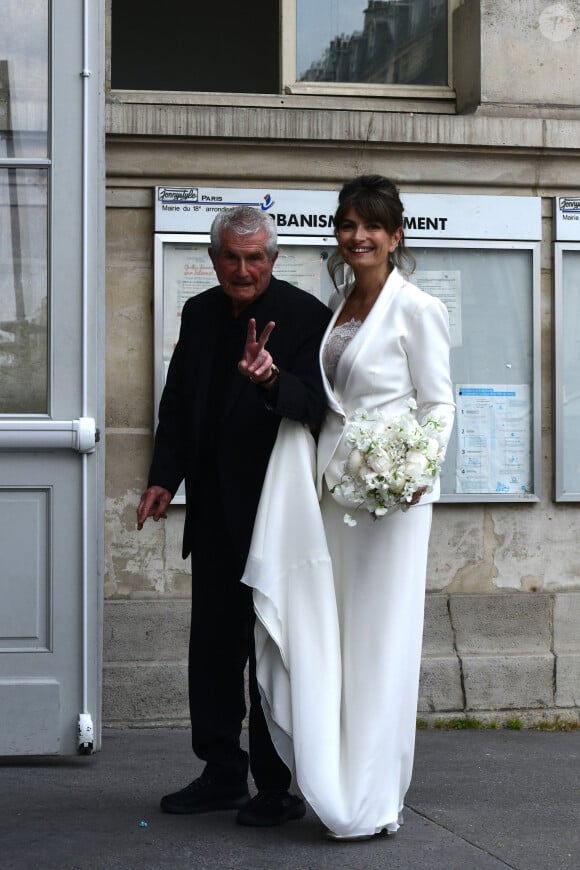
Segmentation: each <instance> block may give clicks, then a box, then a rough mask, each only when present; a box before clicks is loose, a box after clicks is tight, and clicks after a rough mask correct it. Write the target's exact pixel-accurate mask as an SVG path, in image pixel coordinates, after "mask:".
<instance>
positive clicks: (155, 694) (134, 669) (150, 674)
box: [103, 663, 189, 727]
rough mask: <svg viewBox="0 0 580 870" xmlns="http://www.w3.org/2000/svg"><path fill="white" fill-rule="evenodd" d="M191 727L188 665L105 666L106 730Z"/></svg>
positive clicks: (104, 702) (104, 705)
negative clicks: (130, 726)
mask: <svg viewBox="0 0 580 870" xmlns="http://www.w3.org/2000/svg"><path fill="white" fill-rule="evenodd" d="M188 723H189V704H188V693H187V665H185V664H174V663H165V664H159V665H157V664H147V665H136V664H134V663H131V664H113V663H109V664H105V665H104V668H103V724H104V725H105V727H120V726H126V725H139V726H140V727H147V726H148V725H187V724H188Z"/></svg>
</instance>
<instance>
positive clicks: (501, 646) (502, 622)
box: [450, 593, 551, 655]
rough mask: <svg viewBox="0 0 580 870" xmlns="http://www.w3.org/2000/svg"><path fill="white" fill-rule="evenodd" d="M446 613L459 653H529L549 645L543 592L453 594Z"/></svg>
mask: <svg viewBox="0 0 580 870" xmlns="http://www.w3.org/2000/svg"><path fill="white" fill-rule="evenodd" d="M450 613H451V621H452V624H453V628H454V630H455V640H456V644H457V650H458V652H459V654H460V655H463V654H467V655H470V654H473V653H478V654H483V655H494V654H498V653H499V654H501V653H510V654H513V653H517V654H518V655H522V654H524V653H530V654H532V655H533V654H538V653H544V652H548V651H550V649H551V630H550V596H549V595H547V594H535V593H515V594H511V593H496V594H493V595H453V596H451V598H450Z"/></svg>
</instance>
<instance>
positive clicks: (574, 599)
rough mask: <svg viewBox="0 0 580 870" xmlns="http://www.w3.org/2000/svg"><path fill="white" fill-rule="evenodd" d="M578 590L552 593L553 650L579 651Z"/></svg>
mask: <svg viewBox="0 0 580 870" xmlns="http://www.w3.org/2000/svg"><path fill="white" fill-rule="evenodd" d="M579 626H580V592H560V593H557V594H556V595H554V652H556V653H557V654H558V655H559V654H561V653H577V652H580V629H579Z"/></svg>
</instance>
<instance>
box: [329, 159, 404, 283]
mask: <svg viewBox="0 0 580 870" xmlns="http://www.w3.org/2000/svg"><path fill="white" fill-rule="evenodd" d="M351 209H354V211H355V212H356V213H357V214H358V215H359V217H361V218H363V219H364V220H366V221H372V222H373V223H377V224H380V225H381V226H382V227H384V229H385V230H386V231H387V232H388V233H390V234H391V235H392V234H393V233H394V232H395V230H398V229H399V227H400V228H401V230H402V227H403V211H404V208H403V203H402V202H401V198H400V196H399V191H398V190H397V188H396V187H395V185H394V184H393V182H392V181H389V179H388V178H384V177H383V176H382V175H361V176H359V177H358V178H353V180H352V181H348V182H347V183H346V184H345V185H344V186H343V188H342V190H341V191H340V193H339V195H338V208H337V209H336V213H335V215H334V234H335V235H336V234H337V232H338V230H339V228H340V225H341V224H342V222H343V221H344V219H345V218H346V215H347V214H348V212H349V211H350V210H351ZM342 262H343V261H342V258H341V256H340V254H339V253H338V252H337V253H335V254H333V255H332V257H330V259H329V261H328V271H329V272H330V277H331V278H332V281H333V283H334V286H335V287H336V286H337V282H336V280H335V275H336V273H337V271H338V269H339V268H340V267H341V266H342ZM391 262H392V263H393V265H394V266H398V268H399V269H401V271H402V272H404V273H405V274H406V275H410V274H411V272H413V270H414V268H415V258H414V256H413V254H412V253H411V252H410V251H409V249H408V248H407V246H406V245H405V236H404V233H403V235H402V236H401V241H400V242H399V244H398V246H397V248H396V250H395V251H393V253H392V254H391Z"/></svg>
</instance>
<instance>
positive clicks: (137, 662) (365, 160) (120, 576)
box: [104, 0, 580, 725]
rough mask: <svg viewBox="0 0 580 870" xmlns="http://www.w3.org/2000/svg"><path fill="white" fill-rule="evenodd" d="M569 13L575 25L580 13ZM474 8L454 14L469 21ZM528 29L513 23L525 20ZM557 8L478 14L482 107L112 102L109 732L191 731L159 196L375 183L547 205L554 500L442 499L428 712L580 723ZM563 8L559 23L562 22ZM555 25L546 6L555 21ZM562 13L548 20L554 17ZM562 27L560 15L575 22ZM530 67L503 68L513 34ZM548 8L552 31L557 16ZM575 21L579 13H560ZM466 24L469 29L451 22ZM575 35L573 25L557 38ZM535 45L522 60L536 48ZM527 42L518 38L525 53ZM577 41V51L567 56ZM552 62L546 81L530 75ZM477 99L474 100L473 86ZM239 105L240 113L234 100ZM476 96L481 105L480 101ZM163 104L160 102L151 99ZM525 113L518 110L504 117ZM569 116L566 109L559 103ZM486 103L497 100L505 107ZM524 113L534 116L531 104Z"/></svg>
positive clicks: (425, 682) (546, 402)
mask: <svg viewBox="0 0 580 870" xmlns="http://www.w3.org/2000/svg"><path fill="white" fill-rule="evenodd" d="M553 5H558V6H566V8H567V9H568V10H572V12H573V14H575V15H576V20H577V21H578V22H580V11H579V10H578V3H568V4H553ZM478 7H479V4H473V3H472V2H471V0H467V2H465V3H463V4H461V6H460V7H459V9H458V12H457V14H458V15H464V16H466V19H465V20H467V19H468V18H469V16H471V21H472V22H473V14H474V8H475V11H476V12H477V11H479V10H478ZM516 7H517V9H519V10H520V13H521V14H520V17H519V18H517V16H516V12H517V9H516ZM546 7H547V4H545V3H536V2H529V3H523V2H522V3H520V2H517V3H511V2H507V0H498V2H491V0H489V2H485V0H484V2H482V3H481V13H482V17H481V27H480V46H481V68H482V75H481V81H480V84H481V104H482V105H483V106H484V108H481V106H480V105H479V103H478V106H477V107H473V106H472V107H471V108H474V109H476V110H474V111H473V113H472V114H467V115H466V114H463V115H459V114H456V113H455V108H454V107H451V108H449V107H445V106H444V105H443V104H442V103H441V102H438V103H436V104H433V105H426V104H424V103H421V104H417V107H416V110H415V111H413V112H410V111H408V101H405V103H404V104H399V106H398V108H399V109H400V111H397V110H396V109H395V108H394V107H396V106H397V104H396V103H394V102H393V101H388V100H387V101H385V102H384V104H383V105H382V106H381V105H380V101H376V100H375V101H373V103H372V105H370V104H369V103H368V101H362V102H361V103H357V102H356V101H354V100H352V99H349V100H346V99H345V100H343V101H341V100H338V101H337V100H334V101H333V100H322V99H321V98H307V97H292V96H284V97H280V98H273V97H272V98H260V99H257V100H256V105H251V102H252V100H251V98H249V97H244V98H240V99H238V100H235V99H232V98H226V97H224V98H223V99H221V100H220V101H219V102H220V105H218V106H215V105H211V104H210V103H209V102H208V100H207V99H205V101H204V100H199V101H198V103H199V104H197V105H196V104H195V100H194V98H193V97H191V96H180V97H179V98H177V97H175V98H171V97H168V98H167V99H165V100H164V101H163V103H161V102H159V99H158V97H157V98H156V97H154V96H144V95H129V94H125V95H119V94H116V95H115V94H113V95H110V97H109V100H108V105H107V205H108V208H107V221H108V224H107V227H108V243H107V414H106V420H107V432H106V439H107V440H106V463H107V478H106V480H107V482H106V496H107V502H106V593H105V594H106V602H105V647H104V662H105V665H104V721H105V722H106V723H107V724H114V725H145V724H151V723H167V724H169V723H183V724H185V723H186V722H187V697H186V678H185V671H186V655H187V631H188V619H189V570H188V565H187V563H184V562H183V561H182V560H181V557H180V536H181V526H182V521H183V509H182V508H181V507H174V508H172V509H171V510H170V514H169V518H168V520H167V521H166V522H161V523H159V524H152V523H149V524H147V526H146V527H145V528H144V529H143V530H142V531H141V532H137V531H136V527H135V508H136V505H137V502H138V499H139V495H140V493H141V491H142V489H143V488H144V486H145V484H146V475H147V468H148V463H149V458H150V451H151V444H152V427H153V415H154V409H153V405H152V402H153V398H152V397H153V353H152V349H153V263H152V242H153V214H152V204H153V188H154V186H155V185H156V184H163V183H168V182H169V183H172V184H190V183H194V182H195V183H198V184H200V185H207V186H220V185H223V186H235V185H240V186H245V187H251V186H254V185H256V186H264V185H271V186H273V187H274V186H276V187H310V188H314V189H317V188H319V189H320V188H322V189H332V190H336V189H338V187H339V186H340V185H341V183H342V182H343V181H344V179H346V178H349V177H351V176H353V175H355V174H357V173H362V172H380V173H383V174H385V175H388V176H391V177H393V178H394V179H396V180H397V182H398V183H399V185H400V187H401V189H402V191H403V194H404V193H405V192H411V191H413V192H414V191H424V192H452V193H453V192H456V193H479V194H481V193H486V194H490V193H492V194H498V195H502V194H521V195H536V196H537V195H540V196H542V197H544V204H543V215H544V231H543V239H544V240H543V243H542V289H541V293H542V349H541V353H542V406H541V415H542V460H543V472H542V476H543V481H542V491H543V495H542V500H541V502H539V503H537V504H526V505H512V504H496V505H494V504H486V505H482V504H467V505H438V506H437V507H436V509H435V515H434V528H433V535H432V541H431V550H430V562H429V571H428V596H427V606H426V621H425V639H424V657H423V669H422V679H421V691H420V704H419V709H420V715H425V716H426V717H427V718H433V717H437V716H443V717H447V716H451V715H457V714H459V713H462V712H463V713H469V714H470V715H475V716H478V717H479V718H493V719H497V720H498V721H500V720H502V719H505V718H509V717H512V716H514V715H516V714H521V715H522V716H523V718H524V720H525V721H530V722H531V721H535V720H537V719H542V718H551V717H553V716H554V715H556V713H558V714H559V715H561V716H566V717H570V716H574V717H578V711H579V709H580V636H579V633H578V630H577V626H578V624H579V620H580V556H579V555H578V548H577V546H576V529H577V525H578V516H579V515H578V510H579V507H578V506H577V505H575V504H555V503H554V502H553V501H552V498H551V495H550V494H551V488H552V487H551V480H552V466H553V454H552V384H551V378H552V368H553V350H552V316H553V305H552V277H553V274H552V269H553V263H552V248H551V237H552V226H551V198H552V197H553V196H555V195H557V194H558V193H564V192H566V193H573V194H575V195H578V194H579V193H580V160H579V157H580V111H579V109H578V106H574V105H571V104H573V101H574V99H576V100H577V97H576V96H575V94H578V93H580V89H579V88H578V87H577V86H578V84H580V83H579V82H578V79H577V78H576V90H575V91H574V87H573V86H572V85H569V82H570V77H572V78H574V77H578V76H579V75H580V72H579V65H578V63H577V61H576V60H574V63H572V62H570V64H568V60H566V64H567V69H566V74H565V76H564V75H560V66H561V64H563V63H564V59H565V58H567V59H569V58H570V57H571V56H572V54H570V55H567V54H566V53H565V52H568V51H570V52H573V53H574V58H576V57H577V53H578V40H579V31H578V29H576V30H572V31H571V33H570V34H569V36H568V38H567V39H566V40H560V41H559V42H558V41H556V40H554V38H553V36H554V33H555V32H556V31H555V30H554V31H552V38H549V37H548V36H546V35H545V34H544V33H543V31H542V29H541V21H540V16H541V15H542V14H543V13H544V12H545V9H546ZM552 11H553V10H552ZM546 14H547V13H546ZM550 14H552V13H550ZM562 15H564V13H562ZM514 17H516V18H517V21H518V25H519V24H521V26H522V28H524V30H523V31H522V33H525V39H523V40H522V45H521V46H519V48H518V51H520V50H521V52H522V53H523V55H524V60H525V62H524V60H520V61H518V62H517V63H516V62H515V60H514V57H513V55H514V52H515V49H514V52H507V51H505V48H504V50H503V53H504V54H506V55H507V54H511V55H512V59H511V61H510V63H511V66H510V67H509V69H508V68H507V67H506V66H505V64H506V63H508V61H507V59H505V58H504V59H503V60H502V63H503V65H502V66H500V67H499V68H498V66H497V65H498V63H499V60H500V58H499V54H501V52H500V46H501V45H502V44H503V45H504V46H505V45H511V43H512V42H513V41H514ZM545 17H546V16H545V15H544V19H545ZM564 19H565V20H568V19H567V17H566V15H564ZM459 26H461V27H464V26H466V24H465V21H464V22H459V25H458V27H459ZM562 32H563V31H562ZM524 43H526V44H527V46H528V47H527V49H526V47H525V45H524ZM518 45H519V43H518ZM572 46H575V49H572ZM538 66H542V69H543V70H544V76H545V78H546V80H549V82H550V84H549V85H548V84H546V83H544V84H543V85H542V87H540V85H539V84H538V85H537V86H536V84H535V83H532V82H531V81H530V76H532V74H533V68H534V69H535V68H536V67H538ZM466 92H467V93H471V94H473V92H474V91H473V87H471V86H470V87H469V88H467V89H466ZM228 99H229V103H228ZM470 99H472V97H471V98H470ZM156 100H157V102H156ZM510 103H513V105H511V106H510V105H509V104H510ZM559 103H560V104H562V103H565V105H560V108H558V104H559ZM492 104H493V105H492ZM525 105H527V107H528V108H527V109H523V108H522V106H525Z"/></svg>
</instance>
